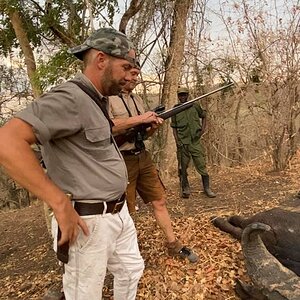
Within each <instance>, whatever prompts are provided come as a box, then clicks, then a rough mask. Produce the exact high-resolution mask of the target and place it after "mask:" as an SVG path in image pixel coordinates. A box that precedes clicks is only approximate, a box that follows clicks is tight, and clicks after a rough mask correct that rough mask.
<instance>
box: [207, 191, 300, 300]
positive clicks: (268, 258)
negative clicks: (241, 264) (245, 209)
mask: <svg viewBox="0 0 300 300" xmlns="http://www.w3.org/2000/svg"><path fill="white" fill-rule="evenodd" d="M212 222H213V224H214V225H215V226H216V227H218V228H220V229H221V230H222V231H225V232H228V233H230V234H231V235H232V236H233V237H235V238H236V239H238V240H240V241H241V244H242V250H243V254H244V258H245V261H246V268H247V272H248V274H249V276H250V278H251V280H252V282H253V285H246V284H244V283H242V282H240V281H238V282H237V286H236V291H237V293H238V295H239V296H240V298H241V299H259V300H266V299H270V300H296V299H297V300H299V299H300V277H299V276H300V192H299V193H298V194H297V195H296V196H295V197H293V198H292V199H290V200H288V201H286V202H285V203H283V204H282V205H281V206H280V207H276V208H273V209H270V210H266V211H263V212H260V213H257V214H255V215H254V216H252V217H249V218H243V217H241V216H232V217H230V218H220V217H217V218H213V219H212Z"/></svg>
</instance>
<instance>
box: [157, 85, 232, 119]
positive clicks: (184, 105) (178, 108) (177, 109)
mask: <svg viewBox="0 0 300 300" xmlns="http://www.w3.org/2000/svg"><path fill="white" fill-rule="evenodd" d="M233 84H234V83H233V82H231V83H229V84H227V85H224V86H221V87H219V88H217V89H215V90H213V91H210V92H208V93H206V94H204V95H201V96H199V97H197V98H194V99H192V100H190V101H187V102H185V103H182V104H180V105H177V106H175V107H173V108H170V109H168V110H166V111H164V112H162V113H160V114H158V116H159V117H160V118H162V119H164V120H165V119H168V118H170V117H172V116H173V115H176V114H178V113H179V112H181V111H184V110H186V109H188V108H190V107H191V106H192V104H193V103H194V102H196V101H198V100H201V99H203V98H205V97H208V96H210V95H212V94H214V93H217V92H220V91H222V90H224V89H226V88H228V87H230V86H232V85H233Z"/></svg>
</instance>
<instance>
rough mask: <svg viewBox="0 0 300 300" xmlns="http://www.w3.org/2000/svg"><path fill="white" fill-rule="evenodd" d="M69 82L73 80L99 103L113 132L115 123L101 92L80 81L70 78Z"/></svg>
mask: <svg viewBox="0 0 300 300" xmlns="http://www.w3.org/2000/svg"><path fill="white" fill-rule="evenodd" d="M69 82H72V83H74V84H76V85H77V86H78V87H79V88H80V89H82V90H83V91H84V92H85V93H86V94H87V95H88V96H89V97H90V98H91V99H92V100H93V101H94V102H95V103H96V104H97V106H98V107H99V108H100V109H101V111H102V112H103V114H104V116H105V118H106V119H107V121H108V123H109V126H110V131H111V132H112V127H113V126H114V123H113V121H112V120H111V119H110V117H109V115H108V111H107V107H106V103H105V101H103V100H102V99H101V98H100V95H99V93H98V92H97V91H95V90H94V89H91V88H89V87H87V86H86V85H84V84H83V83H82V82H80V81H75V80H70V81H69Z"/></svg>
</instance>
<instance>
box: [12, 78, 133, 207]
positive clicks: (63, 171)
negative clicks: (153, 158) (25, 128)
mask: <svg viewBox="0 0 300 300" xmlns="http://www.w3.org/2000/svg"><path fill="white" fill-rule="evenodd" d="M75 80H79V81H81V82H83V83H84V84H85V85H87V86H89V87H91V88H92V87H93V86H92V83H91V82H90V81H89V80H88V79H87V77H85V76H84V75H83V74H80V75H78V76H76V77H75ZM16 117H17V118H20V119H22V120H24V121H25V122H27V123H29V124H30V125H32V127H33V130H34V133H35V135H36V137H37V139H38V141H39V142H40V144H41V145H42V155H43V159H44V162H45V164H46V167H47V171H48V175H49V177H50V178H51V179H52V180H53V181H54V182H55V183H56V184H57V185H58V186H59V187H60V188H61V189H62V190H63V191H65V192H69V193H71V194H72V195H73V198H74V199H83V200H84V199H95V200H101V201H112V200H115V199H117V198H118V197H120V196H121V195H122V194H123V193H124V191H125V189H126V186H127V182H128V180H127V171H126V165H125V163H124V161H123V158H122V155H121V154H120V152H119V150H118V148H117V146H116V144H115V143H114V141H113V140H112V139H111V132H110V127H109V123H108V121H107V119H106V118H105V116H104V114H103V113H102V111H101V109H100V108H99V107H98V106H97V105H96V103H95V102H94V101H93V100H92V99H91V98H90V97H89V96H88V95H87V94H86V93H84V92H83V91H82V90H81V89H80V88H79V87H78V86H77V85H75V84H74V83H71V82H65V83H63V84H61V85H59V86H57V87H55V88H53V89H52V90H51V91H50V92H49V93H46V94H44V95H42V96H41V97H40V99H39V100H38V101H35V102H33V103H32V104H30V105H29V106H28V107H27V108H26V109H25V110H23V111H21V112H19V113H18V114H17V115H16Z"/></svg>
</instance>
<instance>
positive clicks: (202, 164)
mask: <svg viewBox="0 0 300 300" xmlns="http://www.w3.org/2000/svg"><path fill="white" fill-rule="evenodd" d="M205 116H206V111H205V110H203V109H202V108H201V106H200V105H199V104H198V103H195V104H194V105H193V106H192V107H191V108H189V109H187V110H185V111H183V112H181V113H179V114H177V115H175V116H173V117H172V119H171V127H172V128H174V129H176V132H177V138H178V145H177V159H178V166H179V171H180V172H181V173H183V174H184V173H186V170H187V168H188V165H189V162H190V159H191V157H192V159H193V163H194V166H195V168H196V170H197V172H198V173H199V174H201V175H208V174H207V170H206V161H205V151H204V148H203V146H202V144H201V142H200V137H201V129H202V124H201V121H200V119H202V118H205Z"/></svg>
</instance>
